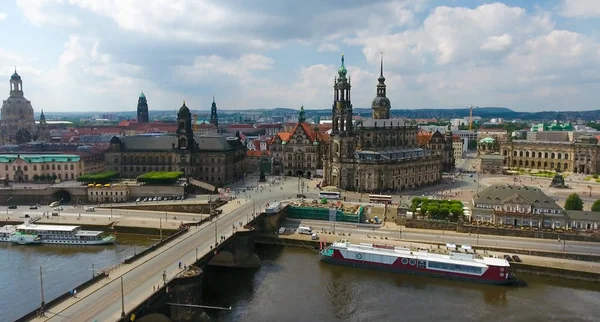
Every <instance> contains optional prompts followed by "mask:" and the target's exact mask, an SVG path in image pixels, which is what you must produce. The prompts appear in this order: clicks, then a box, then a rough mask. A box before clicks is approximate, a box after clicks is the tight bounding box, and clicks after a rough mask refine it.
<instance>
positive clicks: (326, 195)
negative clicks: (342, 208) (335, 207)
mask: <svg viewBox="0 0 600 322" xmlns="http://www.w3.org/2000/svg"><path fill="white" fill-rule="evenodd" d="M340 197H341V194H340V193H339V192H334V191H321V192H319V198H320V199H322V198H325V199H340Z"/></svg>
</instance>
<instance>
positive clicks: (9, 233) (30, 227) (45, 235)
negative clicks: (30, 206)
mask: <svg viewBox="0 0 600 322" xmlns="http://www.w3.org/2000/svg"><path fill="white" fill-rule="evenodd" d="M0 241H6V242H13V243H17V244H65V245H103V244H112V243H114V242H115V236H114V235H105V234H104V233H103V232H102V231H95V230H82V229H81V227H80V226H66V225H65V226H63V225H43V224H42V225H37V224H30V223H29V222H27V221H26V222H25V223H23V224H21V225H18V226H4V227H2V228H0Z"/></svg>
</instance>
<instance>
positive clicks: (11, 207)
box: [8, 205, 17, 209]
mask: <svg viewBox="0 0 600 322" xmlns="http://www.w3.org/2000/svg"><path fill="white" fill-rule="evenodd" d="M8 209H17V206H15V205H12V206H8Z"/></svg>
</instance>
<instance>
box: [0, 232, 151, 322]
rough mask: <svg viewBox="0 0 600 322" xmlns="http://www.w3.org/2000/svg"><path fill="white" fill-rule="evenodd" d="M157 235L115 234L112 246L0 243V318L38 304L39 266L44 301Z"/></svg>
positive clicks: (11, 317) (12, 317)
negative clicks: (115, 239) (114, 242)
mask: <svg viewBox="0 0 600 322" xmlns="http://www.w3.org/2000/svg"><path fill="white" fill-rule="evenodd" d="M156 238H157V237H149V236H141V235H128V234H119V235H118V236H117V243H116V244H115V245H104V246H75V245H16V244H11V243H0V259H1V260H0V272H1V273H0V321H13V320H15V319H17V318H19V317H21V316H23V315H24V314H25V313H27V312H29V311H31V310H33V309H35V308H36V307H39V305H40V302H41V292H40V266H41V267H42V275H43V280H44V296H45V300H46V302H48V301H50V300H52V299H54V298H56V297H57V296H59V295H61V294H62V293H64V292H67V291H68V290H69V289H72V288H73V287H74V286H77V285H79V284H81V283H83V282H85V281H86V280H88V279H90V278H92V265H93V267H94V269H97V270H101V269H104V268H108V267H111V266H113V265H116V264H119V263H121V262H123V260H124V259H126V258H128V257H131V256H132V255H133V253H134V251H142V250H143V249H145V248H146V247H148V246H149V245H151V244H153V243H155V242H157V240H156Z"/></svg>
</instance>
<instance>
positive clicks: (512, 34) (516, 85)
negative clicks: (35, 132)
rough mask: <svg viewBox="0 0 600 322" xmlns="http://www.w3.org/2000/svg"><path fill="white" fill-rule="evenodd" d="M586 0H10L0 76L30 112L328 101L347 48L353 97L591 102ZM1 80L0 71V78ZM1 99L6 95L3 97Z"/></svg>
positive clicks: (593, 6) (407, 102)
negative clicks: (18, 81)
mask: <svg viewBox="0 0 600 322" xmlns="http://www.w3.org/2000/svg"><path fill="white" fill-rule="evenodd" d="M598 18H600V4H598V3H596V2H594V1H569V0H563V1H560V0H553V1H516V0H514V1H509V0H505V1H501V2H489V1H479V0H472V1H454V0H447V1H426V0H419V1H338V0H336V1H329V2H327V3H320V2H317V1H309V2H308V3H302V4H298V3H294V2H288V1H283V2H281V3H277V4H275V5H274V4H272V3H269V2H266V1H253V2H252V4H244V3H240V2H239V1H234V0H225V1H219V2H209V1H176V2H172V1H159V0H156V1H150V0H148V1H129V2H122V1H104V2H102V3H98V2H95V1H88V0H77V1H67V2H63V1H58V0H46V1H35V0H15V1H11V2H9V3H7V5H5V6H3V8H2V9H0V28H2V29H4V30H7V31H9V32H5V35H7V38H6V41H5V42H4V43H3V44H2V45H0V58H1V59H0V79H4V80H5V81H6V83H5V87H0V88H4V91H5V92H4V96H6V97H7V96H8V80H9V78H10V75H11V74H12V73H13V69H14V66H16V68H17V71H18V72H19V74H20V75H21V77H22V78H23V83H24V86H23V90H24V92H25V96H26V97H27V98H28V99H29V100H31V101H32V104H33V106H34V108H35V110H36V111H39V110H42V109H43V110H45V111H48V112H59V111H68V112H72V111H99V110H102V111H106V112H118V111H129V110H135V107H136V103H137V98H138V95H139V93H140V92H141V91H142V90H143V91H144V92H145V93H146V95H147V97H148V105H149V109H150V111H151V110H153V109H155V110H167V109H177V108H178V106H180V105H181V101H182V100H186V102H187V104H188V105H189V106H190V108H191V109H194V110H208V111H209V110H210V105H211V103H212V96H213V95H215V96H216V101H217V103H218V105H219V109H220V110H240V109H257V108H264V109H269V108H278V107H283V108H299V106H300V105H304V107H305V108H306V109H327V108H330V106H331V103H332V94H331V93H332V86H333V78H334V76H335V75H336V73H335V71H336V70H337V68H338V67H339V57H340V55H341V54H342V53H344V54H345V56H346V64H347V68H348V74H349V75H350V76H351V77H352V85H353V88H352V92H353V96H352V100H353V105H354V106H355V108H367V107H368V106H370V103H371V100H372V99H373V97H374V96H375V94H376V90H375V89H376V84H377V77H378V75H379V57H380V53H381V52H383V53H384V66H385V67H384V68H385V69H384V73H385V77H386V79H387V81H386V83H387V86H388V97H389V98H390V100H391V106H392V109H406V108H409V109H412V108H452V107H464V106H468V105H471V104H473V105H476V106H477V105H478V106H503V107H507V108H510V109H513V110H515V111H542V110H546V111H552V110H556V111H561V110H564V111H572V110H593V109H596V108H597V107H596V105H595V95H594V93H596V92H597V91H598V89H600V88H599V83H598V81H599V80H598V79H597V76H596V75H597V74H598V72H600V42H599V40H598V38H597V36H598V33H597V32H596V31H594V29H595V28H593V27H594V26H598V22H599V21H600V20H599V19H598ZM0 82H2V81H1V80H0ZM3 99H4V98H3Z"/></svg>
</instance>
